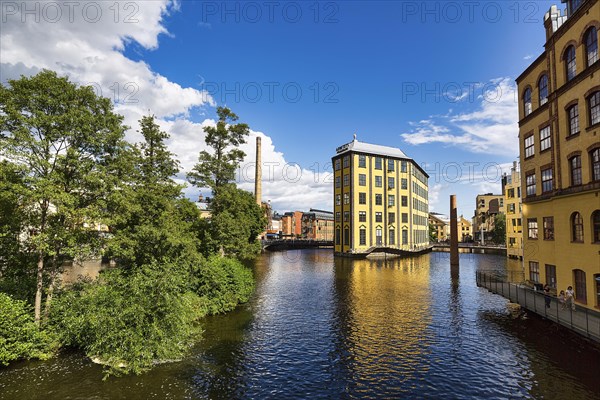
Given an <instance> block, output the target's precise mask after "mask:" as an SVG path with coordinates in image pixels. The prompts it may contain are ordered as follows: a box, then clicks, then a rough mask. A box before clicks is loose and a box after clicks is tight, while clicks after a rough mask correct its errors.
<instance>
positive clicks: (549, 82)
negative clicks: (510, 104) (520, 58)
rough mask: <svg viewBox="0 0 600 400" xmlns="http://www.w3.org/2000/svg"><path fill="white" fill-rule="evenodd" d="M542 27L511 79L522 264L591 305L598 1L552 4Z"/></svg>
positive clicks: (598, 147) (598, 218)
mask: <svg viewBox="0 0 600 400" xmlns="http://www.w3.org/2000/svg"><path fill="white" fill-rule="evenodd" d="M544 27H545V29H546V43H545V46H544V47H545V49H544V52H543V53H542V54H541V55H540V56H539V57H538V58H537V59H536V60H535V61H534V62H533V63H532V64H531V65H530V66H529V67H527V69H526V70H525V71H524V72H523V73H522V74H521V75H520V76H519V77H518V78H517V84H518V93H519V143H520V159H521V173H522V174H523V176H524V177H523V179H522V181H523V183H522V185H521V186H522V193H523V223H524V231H525V232H524V262H525V269H526V274H527V276H528V278H529V280H531V281H532V282H539V283H548V284H550V285H552V286H554V287H555V288H557V290H564V289H566V288H567V287H568V286H573V288H574V289H575V299H576V301H577V303H578V304H580V305H582V306H584V307H588V308H594V307H595V308H598V307H600V79H599V77H600V62H599V61H598V59H599V56H598V31H599V30H600V1H599V0H569V1H568V2H567V11H566V15H563V14H562V13H561V12H560V11H559V10H558V9H557V8H556V6H553V7H552V8H551V9H550V11H549V12H548V13H546V15H545V17H544Z"/></svg>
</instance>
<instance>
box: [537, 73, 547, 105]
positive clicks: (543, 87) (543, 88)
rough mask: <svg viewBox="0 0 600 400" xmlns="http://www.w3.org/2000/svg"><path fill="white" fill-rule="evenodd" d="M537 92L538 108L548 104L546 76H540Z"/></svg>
mask: <svg viewBox="0 0 600 400" xmlns="http://www.w3.org/2000/svg"><path fill="white" fill-rule="evenodd" d="M538 91H539V94H540V106H541V105H544V104H546V103H547V102H548V76H546V74H544V75H542V77H541V78H540V80H539V82H538Z"/></svg>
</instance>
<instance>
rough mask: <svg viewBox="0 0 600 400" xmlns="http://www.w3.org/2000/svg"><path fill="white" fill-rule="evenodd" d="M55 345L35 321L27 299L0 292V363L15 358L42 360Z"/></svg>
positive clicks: (50, 352)
mask: <svg viewBox="0 0 600 400" xmlns="http://www.w3.org/2000/svg"><path fill="white" fill-rule="evenodd" d="M55 348H56V346H55V341H54V340H53V338H52V336H51V335H50V334H49V333H48V332H46V331H44V330H41V329H39V328H38V326H37V325H36V324H35V322H34V320H33V313H32V311H31V307H30V306H29V305H28V304H27V302H25V301H22V300H14V299H12V298H11V297H10V296H8V295H7V294H5V293H0V364H2V365H8V363H9V361H13V360H19V359H31V358H39V359H40V360H46V359H48V358H50V356H52V354H53V353H54V350H55Z"/></svg>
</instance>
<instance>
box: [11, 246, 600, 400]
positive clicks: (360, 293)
mask: <svg viewBox="0 0 600 400" xmlns="http://www.w3.org/2000/svg"><path fill="white" fill-rule="evenodd" d="M460 257H461V263H460V271H459V272H457V271H454V273H452V271H451V270H450V260H449V254H447V253H431V254H427V255H423V256H420V257H415V258H410V259H387V260H386V259H379V260H349V259H333V257H332V254H331V252H330V251H328V250H302V251H289V252H279V253H268V254H265V255H264V256H263V257H261V258H260V259H259V260H257V262H256V264H255V265H254V271H255V275H256V278H257V288H256V293H255V294H254V296H253V298H252V300H251V301H250V302H249V303H248V304H246V305H243V306H241V307H239V308H238V309H236V310H235V311H234V312H232V313H228V314H225V315H219V316H215V317H211V318H208V319H206V321H205V324H204V328H205V334H204V339H203V341H202V342H201V343H199V344H198V345H197V346H196V347H195V348H194V349H193V352H192V354H191V355H190V357H188V358H186V359H185V360H183V361H182V362H179V363H173V364H167V365H161V366H158V367H157V368H155V369H154V370H152V371H150V372H149V373H147V374H144V375H141V376H131V377H125V378H120V379H111V380H110V381H108V382H102V381H101V374H100V367H98V366H96V365H93V364H90V363H89V362H88V361H87V360H85V359H84V358H83V357H82V356H81V355H80V354H78V353H69V354H67V355H64V356H61V357H59V358H57V359H54V360H51V361H48V362H24V363H19V364H15V365H12V366H11V367H9V368H4V369H1V368H0V398H2V399H21V398H28V399H29V398H31V399H69V398H71V399H75V398H94V399H113V398H127V399H145V398H177V399H181V398H190V399H196V398H223V399H232V398H286V399H288V398H436V399H438V398H448V399H457V398H485V399H487V398H498V399H505V398H569V399H579V398H581V399H594V398H598V396H599V395H598V394H599V393H600V384H599V381H598V371H599V370H600V353H598V352H597V351H594V350H593V349H592V348H591V347H590V346H589V345H583V344H582V343H581V342H579V341H576V340H573V337H571V336H570V335H566V334H564V331H555V330H554V329H555V328H553V325H552V324H550V323H549V322H548V321H544V320H541V319H538V318H530V319H527V320H521V319H517V320H514V319H512V318H511V316H510V314H509V313H508V311H507V308H506V304H507V302H506V300H504V299H502V298H501V297H499V296H496V295H493V294H491V293H489V292H488V291H487V290H485V289H482V288H478V287H477V286H476V285H475V271H476V270H499V271H508V270H515V271H518V270H519V269H520V268H521V266H520V263H518V262H517V263H512V264H511V263H510V262H507V260H506V259H505V258H503V257H500V256H490V255H473V254H461V255H460Z"/></svg>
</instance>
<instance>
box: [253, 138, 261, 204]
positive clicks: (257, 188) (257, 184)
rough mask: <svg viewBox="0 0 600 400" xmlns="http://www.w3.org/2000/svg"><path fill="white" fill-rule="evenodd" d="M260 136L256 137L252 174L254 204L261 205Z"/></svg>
mask: <svg viewBox="0 0 600 400" xmlns="http://www.w3.org/2000/svg"><path fill="white" fill-rule="evenodd" d="M260 140H261V139H260V136H257V137H256V173H255V174H254V197H255V198H256V204H258V205H259V206H260V205H261V201H262V154H261V143H260Z"/></svg>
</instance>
